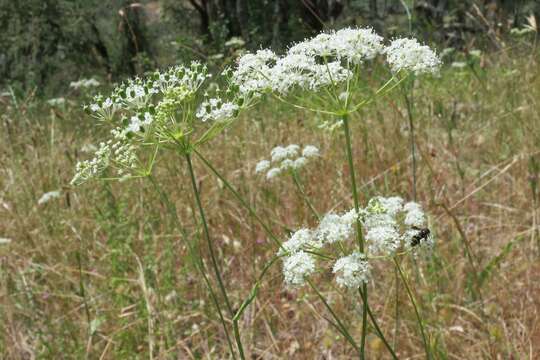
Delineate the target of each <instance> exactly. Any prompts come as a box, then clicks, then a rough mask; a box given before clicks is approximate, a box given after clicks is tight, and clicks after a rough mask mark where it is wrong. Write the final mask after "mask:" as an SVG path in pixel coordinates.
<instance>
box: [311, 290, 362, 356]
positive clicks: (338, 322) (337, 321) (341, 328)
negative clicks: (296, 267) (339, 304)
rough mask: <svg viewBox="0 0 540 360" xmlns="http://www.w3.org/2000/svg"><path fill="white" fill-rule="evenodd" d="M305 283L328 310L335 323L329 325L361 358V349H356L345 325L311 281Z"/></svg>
mask: <svg viewBox="0 0 540 360" xmlns="http://www.w3.org/2000/svg"><path fill="white" fill-rule="evenodd" d="M306 281H307V283H308V284H309V286H310V287H311V289H313V291H315V293H316V294H317V296H318V297H319V299H320V300H321V301H322V303H323V304H324V306H325V307H326V309H327V310H328V312H329V313H330V315H332V317H333V318H334V320H335V323H334V322H331V323H332V324H333V325H334V326H336V328H337V329H338V331H339V332H340V333H341V334H342V335H343V337H345V339H346V340H347V341H348V342H349V343H350V344H351V345H352V346H353V347H354V349H355V350H356V351H357V352H358V353H359V354H360V356H361V357H363V354H362V351H361V349H359V348H358V344H356V342H355V341H354V339H353V337H352V336H351V334H350V333H349V331H348V330H347V328H346V327H345V325H344V324H343V323H342V322H341V320H340V319H339V316H337V314H336V313H335V311H334V310H333V309H332V307H331V306H330V304H328V301H326V299H325V298H324V296H323V295H322V294H321V293H320V292H319V290H318V289H317V288H316V287H315V285H314V284H313V282H311V280H309V279H306Z"/></svg>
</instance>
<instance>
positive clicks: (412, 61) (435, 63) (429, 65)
mask: <svg viewBox="0 0 540 360" xmlns="http://www.w3.org/2000/svg"><path fill="white" fill-rule="evenodd" d="M384 53H385V54H386V61H388V64H389V65H390V68H391V69H392V71H393V72H395V73H397V72H399V71H401V70H407V71H411V72H413V73H416V74H424V73H435V72H437V71H438V70H439V67H440V65H441V60H440V59H439V57H438V56H437V54H436V53H435V52H434V51H433V50H431V49H430V48H429V47H428V46H425V45H420V43H419V42H418V41H417V40H416V39H396V40H394V41H392V43H391V44H390V45H389V46H387V47H386V48H385V49H384Z"/></svg>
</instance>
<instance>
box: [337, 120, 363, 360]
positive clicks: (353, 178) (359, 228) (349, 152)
mask: <svg viewBox="0 0 540 360" xmlns="http://www.w3.org/2000/svg"><path fill="white" fill-rule="evenodd" d="M342 122H343V131H344V133H345V142H346V145H347V146H346V148H347V160H348V162H349V173H350V175H351V189H352V195H353V200H354V209H355V211H356V213H357V214H359V213H360V200H359V198H358V190H357V187H356V176H355V173H354V161H353V155H352V145H351V131H350V129H349V117H348V115H344V116H343V117H342ZM356 240H357V242H358V248H359V250H360V252H364V238H363V236H362V224H361V223H360V219H359V218H358V216H356ZM362 291H363V293H364V296H365V298H366V300H367V298H368V291H367V285H366V284H365V283H364V285H362ZM367 310H368V305H367V301H364V310H363V312H362V340H361V343H360V356H361V358H362V359H364V358H365V352H364V350H365V346H366V335H367Z"/></svg>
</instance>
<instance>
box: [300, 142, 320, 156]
mask: <svg viewBox="0 0 540 360" xmlns="http://www.w3.org/2000/svg"><path fill="white" fill-rule="evenodd" d="M302 155H303V156H304V157H306V158H310V157H314V156H319V149H318V148H317V147H315V146H313V145H306V146H304V150H302Z"/></svg>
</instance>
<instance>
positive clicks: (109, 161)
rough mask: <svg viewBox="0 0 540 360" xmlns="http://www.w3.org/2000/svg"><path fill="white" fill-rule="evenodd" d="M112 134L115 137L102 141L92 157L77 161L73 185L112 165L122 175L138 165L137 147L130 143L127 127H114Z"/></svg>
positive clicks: (97, 174) (98, 173) (95, 175)
mask: <svg viewBox="0 0 540 360" xmlns="http://www.w3.org/2000/svg"><path fill="white" fill-rule="evenodd" d="M111 134H112V135H113V138H112V139H109V140H107V142H101V143H100V144H99V147H98V149H97V150H96V152H95V154H94V157H93V158H92V159H90V160H84V161H80V162H78V163H77V166H76V168H75V175H74V177H73V179H72V180H71V184H72V185H79V184H82V183H84V182H85V181H88V180H90V179H92V178H94V177H97V176H99V175H100V174H101V173H102V172H103V171H104V170H105V169H106V168H107V167H109V166H110V165H114V166H115V168H116V171H117V175H118V176H121V177H123V176H126V175H127V172H129V171H130V170H132V169H134V168H135V167H136V165H137V156H136V154H135V150H136V148H135V146H134V145H133V144H131V143H129V141H128V138H127V136H126V131H125V129H121V128H116V129H113V130H112V131H111Z"/></svg>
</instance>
